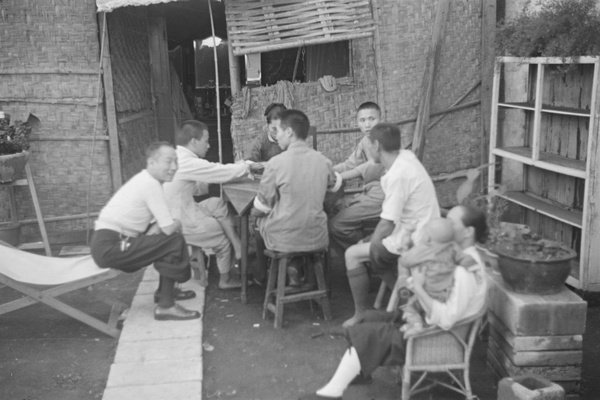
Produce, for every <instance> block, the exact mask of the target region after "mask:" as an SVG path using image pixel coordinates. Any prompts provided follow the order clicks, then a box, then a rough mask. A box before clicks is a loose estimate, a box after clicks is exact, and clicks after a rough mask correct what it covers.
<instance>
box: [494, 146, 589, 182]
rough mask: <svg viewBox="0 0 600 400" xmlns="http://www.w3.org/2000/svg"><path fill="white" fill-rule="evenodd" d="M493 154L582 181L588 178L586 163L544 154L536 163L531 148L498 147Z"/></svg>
mask: <svg viewBox="0 0 600 400" xmlns="http://www.w3.org/2000/svg"><path fill="white" fill-rule="evenodd" d="M492 153H493V154H494V155H497V156H500V157H505V158H508V159H511V160H515V161H519V162H521V163H523V164H527V165H531V166H533V167H536V168H540V169H544V170H548V171H553V172H557V173H559V174H564V175H569V176H574V177H576V178H581V179H586V178H587V174H586V163H585V161H581V160H574V159H572V158H567V157H562V156H559V155H556V154H551V153H544V152H540V155H539V157H540V159H539V160H535V161H534V160H533V159H532V158H531V148H530V147H497V148H495V149H493V150H492Z"/></svg>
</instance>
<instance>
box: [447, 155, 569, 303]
mask: <svg viewBox="0 0 600 400" xmlns="http://www.w3.org/2000/svg"><path fill="white" fill-rule="evenodd" d="M490 166H491V165H490V164H486V165H483V166H481V167H478V168H474V169H471V170H469V171H468V172H467V179H466V181H465V182H463V183H462V184H461V186H460V187H459V188H458V190H457V200H458V202H459V204H464V203H467V204H471V205H474V206H476V207H479V208H483V209H485V210H486V211H487V213H486V215H487V222H488V227H489V237H488V240H487V242H486V244H485V247H483V248H481V250H482V251H483V253H484V254H485V255H486V262H487V263H488V264H489V265H490V266H491V267H492V268H493V269H495V270H496V269H497V270H498V271H499V272H500V274H501V275H502V278H503V280H504V282H505V283H506V285H507V286H508V287H509V289H511V290H513V291H515V292H517V293H524V294H533V293H535V294H541V295H547V294H554V293H558V292H559V291H561V290H562V288H563V286H564V283H565V282H566V280H567V277H568V276H569V273H570V271H571V261H572V260H573V259H575V258H576V257H577V252H575V251H574V250H572V249H571V248H569V247H567V246H565V245H563V244H562V243H559V242H555V241H551V240H546V239H543V238H540V237H539V236H538V235H537V234H535V233H531V232H530V229H529V227H528V226H526V225H522V224H515V223H509V222H503V221H502V216H503V214H504V212H505V211H506V210H507V208H508V204H507V201H506V199H504V198H503V197H502V194H503V193H504V192H505V191H506V187H504V186H498V187H494V188H491V189H490V190H488V191H487V193H484V194H482V195H475V194H473V187H474V181H475V180H476V179H477V178H478V177H479V175H480V171H481V169H482V168H487V167H490Z"/></svg>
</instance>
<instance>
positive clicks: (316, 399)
mask: <svg viewBox="0 0 600 400" xmlns="http://www.w3.org/2000/svg"><path fill="white" fill-rule="evenodd" d="M298 400H342V398H341V397H326V396H320V395H318V394H317V393H309V394H305V395H303V396H300V397H298Z"/></svg>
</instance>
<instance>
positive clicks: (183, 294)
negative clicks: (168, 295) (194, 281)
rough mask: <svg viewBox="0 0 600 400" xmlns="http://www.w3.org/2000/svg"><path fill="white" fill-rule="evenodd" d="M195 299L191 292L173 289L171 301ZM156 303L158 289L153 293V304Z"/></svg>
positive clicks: (193, 293) (194, 294) (194, 293)
mask: <svg viewBox="0 0 600 400" xmlns="http://www.w3.org/2000/svg"><path fill="white" fill-rule="evenodd" d="M194 297H196V292H194V291H193V290H181V289H179V288H175V290H173V300H175V301H181V300H189V299H193V298H194ZM156 303H158V289H157V290H156V292H154V304H156Z"/></svg>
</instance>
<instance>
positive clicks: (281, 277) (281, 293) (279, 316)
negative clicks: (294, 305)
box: [274, 257, 288, 328]
mask: <svg viewBox="0 0 600 400" xmlns="http://www.w3.org/2000/svg"><path fill="white" fill-rule="evenodd" d="M278 264H279V268H278V270H279V271H278V276H277V289H276V290H277V294H276V295H275V323H274V325H275V328H281V326H282V325H283V298H284V297H285V278H286V275H287V264H288V258H287V257H283V258H280V259H279V260H278Z"/></svg>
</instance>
